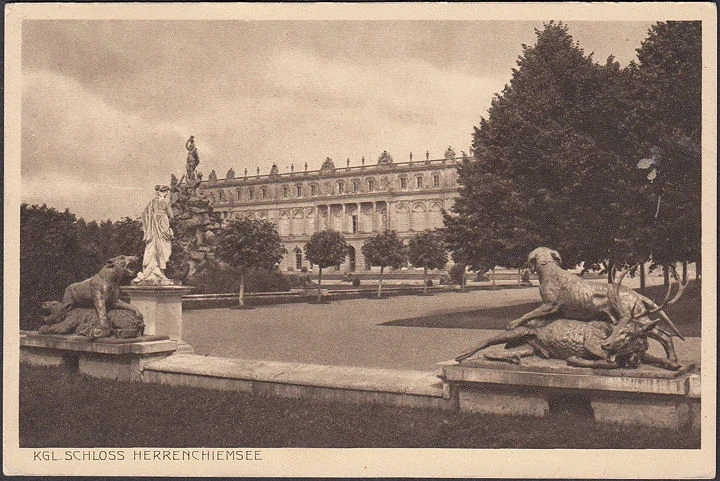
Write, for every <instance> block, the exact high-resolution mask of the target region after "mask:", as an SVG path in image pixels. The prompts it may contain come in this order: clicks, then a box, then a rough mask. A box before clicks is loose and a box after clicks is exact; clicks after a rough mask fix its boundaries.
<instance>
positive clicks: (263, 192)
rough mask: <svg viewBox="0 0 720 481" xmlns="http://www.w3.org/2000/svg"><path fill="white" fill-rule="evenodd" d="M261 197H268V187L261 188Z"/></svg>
mask: <svg viewBox="0 0 720 481" xmlns="http://www.w3.org/2000/svg"><path fill="white" fill-rule="evenodd" d="M260 197H262V198H263V199H264V198H265V197H267V189H266V188H265V187H262V188H260Z"/></svg>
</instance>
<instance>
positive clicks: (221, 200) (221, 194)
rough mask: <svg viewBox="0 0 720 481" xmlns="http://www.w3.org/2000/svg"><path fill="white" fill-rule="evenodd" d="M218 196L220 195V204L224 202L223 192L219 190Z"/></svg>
mask: <svg viewBox="0 0 720 481" xmlns="http://www.w3.org/2000/svg"><path fill="white" fill-rule="evenodd" d="M218 194H220V202H225V191H224V190H221V191H220V192H218Z"/></svg>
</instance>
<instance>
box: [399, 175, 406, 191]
mask: <svg viewBox="0 0 720 481" xmlns="http://www.w3.org/2000/svg"><path fill="white" fill-rule="evenodd" d="M400 188H401V189H403V190H404V189H407V179H406V178H405V177H400Z"/></svg>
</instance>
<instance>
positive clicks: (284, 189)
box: [282, 185, 290, 197]
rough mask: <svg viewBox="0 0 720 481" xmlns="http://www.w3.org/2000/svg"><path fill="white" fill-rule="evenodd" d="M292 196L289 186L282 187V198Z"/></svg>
mask: <svg viewBox="0 0 720 481" xmlns="http://www.w3.org/2000/svg"><path fill="white" fill-rule="evenodd" d="M289 195H290V188H289V187H288V186H287V185H283V186H282V196H283V197H287V196H289Z"/></svg>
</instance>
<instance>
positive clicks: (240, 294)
mask: <svg viewBox="0 0 720 481" xmlns="http://www.w3.org/2000/svg"><path fill="white" fill-rule="evenodd" d="M238 305H239V306H240V307H244V306H245V270H244V269H240V289H239V292H238Z"/></svg>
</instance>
